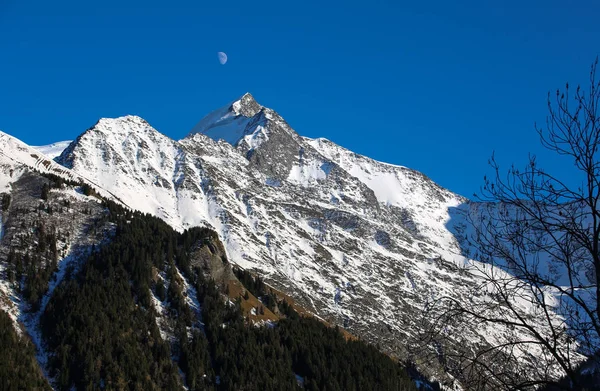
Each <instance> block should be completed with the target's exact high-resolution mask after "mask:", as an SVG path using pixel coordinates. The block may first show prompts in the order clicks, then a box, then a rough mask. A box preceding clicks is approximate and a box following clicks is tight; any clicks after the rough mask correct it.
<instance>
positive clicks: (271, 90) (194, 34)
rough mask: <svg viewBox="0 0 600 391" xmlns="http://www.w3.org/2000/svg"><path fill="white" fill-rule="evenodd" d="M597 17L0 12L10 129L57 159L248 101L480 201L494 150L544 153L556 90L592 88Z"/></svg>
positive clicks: (458, 12)
mask: <svg viewBox="0 0 600 391" xmlns="http://www.w3.org/2000/svg"><path fill="white" fill-rule="evenodd" d="M599 15H600V3H599V2H598V1H592V0H588V1H586V0H584V1H577V2H567V1H558V0H546V1H495V2H491V1H468V2H448V1H446V0H438V1H413V2H406V3H405V2H401V1H387V2H383V1H377V0H372V1H365V2H356V1H343V2H333V1H318V2H317V1H314V2H313V1H302V2H299V1H297V2H289V1H270V0H269V1H264V0H261V1H233V0H229V1H218V2H217V1H214V2H204V1H178V0H172V1H168V2H163V1H160V2H159V1H151V0H144V1H137V0H135V1H115V0H104V1H100V2H87V1H81V0H78V1H70V0H66V1H54V2H49V1H39V0H32V1H27V2H25V1H17V0H0V129H2V130H3V131H5V132H7V133H10V134H12V135H14V136H16V137H18V138H20V139H22V140H24V141H25V142H27V143H29V144H33V145H35V144H47V143H50V142H53V141H59V140H64V139H73V138H75V137H76V136H77V135H78V134H79V133H81V132H82V131H84V130H85V129H86V128H88V127H89V126H91V125H92V124H94V123H95V121H96V120H97V119H98V118H100V117H114V116H120V115H125V114H137V115H140V116H142V117H144V118H145V119H147V120H148V121H149V122H150V123H151V124H152V125H153V126H154V127H156V128H157V129H158V130H160V131H161V132H163V133H165V134H167V135H169V136H171V137H174V138H181V137H184V136H185V135H186V134H187V132H188V131H189V130H190V129H191V128H192V127H193V126H194V124H195V123H196V122H197V121H198V120H200V119H201V118H202V117H203V116H204V115H205V114H206V113H208V112H209V111H211V110H212V109H215V108H217V107H220V106H222V105H224V104H226V103H227V102H229V101H231V100H233V99H235V98H236V97H238V96H240V95H242V94H243V93H244V92H247V91H249V92H251V93H252V94H253V95H254V96H255V97H256V99H257V100H258V101H259V102H260V103H262V104H263V105H265V106H269V107H272V108H274V109H275V110H277V111H278V112H279V113H280V114H281V115H282V116H283V117H284V118H286V119H287V120H288V122H289V123H290V124H291V125H292V126H293V127H294V128H295V129H296V130H297V131H298V132H299V133H300V134H302V135H305V136H309V137H326V138H329V139H331V140H333V141H335V142H337V143H339V144H341V145H343V146H345V147H347V148H349V149H352V150H354V151H356V152H359V153H362V154H366V155H368V156H371V157H373V158H376V159H379V160H383V161H386V162H390V163H396V164H402V165H405V166H408V167H411V168H415V169H418V170H420V171H422V172H424V173H425V174H427V175H428V176H430V177H431V178H433V179H434V180H435V181H437V182H438V183H440V184H442V185H443V186H445V187H448V188H449V189H451V190H453V191H456V192H459V193H461V194H464V195H467V196H470V195H471V194H472V193H473V192H474V191H476V190H477V189H478V188H479V186H480V184H481V181H482V177H483V175H484V174H485V173H489V169H488V168H487V159H488V158H489V156H490V155H491V153H492V151H494V150H495V151H496V154H497V155H498V156H499V157H500V160H501V162H503V163H505V164H508V163H510V162H516V163H517V164H521V163H523V162H524V161H525V159H526V157H527V154H528V153H529V152H534V153H539V152H540V148H539V145H538V142H537V136H536V134H535V132H534V129H533V123H534V121H538V122H541V121H543V120H544V117H545V114H546V93H547V91H548V90H550V89H555V88H557V87H560V86H562V85H564V83H565V82H566V81H570V82H572V83H573V84H576V83H578V82H584V81H585V77H586V76H587V74H588V70H589V66H590V64H591V62H592V61H593V59H594V58H595V57H596V55H598V54H599V53H600V23H598V16H599ZM217 51H225V52H226V53H227V54H228V56H229V62H228V63H227V64H226V65H220V64H219V62H218V60H217V56H216V53H217ZM541 161H542V163H544V164H545V165H546V166H547V167H549V168H550V169H553V170H555V171H559V172H561V173H563V174H565V175H568V169H567V168H566V166H565V165H564V163H565V162H564V160H556V159H553V158H552V157H551V156H548V155H546V154H541Z"/></svg>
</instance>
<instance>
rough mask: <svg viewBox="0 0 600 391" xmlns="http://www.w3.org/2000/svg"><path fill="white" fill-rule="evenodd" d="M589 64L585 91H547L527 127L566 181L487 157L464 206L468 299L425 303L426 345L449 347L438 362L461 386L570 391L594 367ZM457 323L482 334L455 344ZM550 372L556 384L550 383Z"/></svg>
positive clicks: (598, 92) (599, 230)
mask: <svg viewBox="0 0 600 391" xmlns="http://www.w3.org/2000/svg"><path fill="white" fill-rule="evenodd" d="M597 65H598V60H597V59H596V61H595V62H594V64H593V65H592V67H591V72H590V76H589V86H587V88H585V89H584V88H581V87H577V88H576V89H575V91H573V90H572V88H571V87H570V86H569V85H568V84H567V85H566V87H565V89H564V90H563V91H560V90H557V91H556V93H555V94H553V93H549V94H548V111H549V113H548V116H547V119H546V123H545V125H544V126H538V125H537V124H536V126H535V128H536V130H537V132H538V134H539V137H540V140H541V143H542V145H543V146H544V147H545V148H547V149H548V150H550V151H552V152H554V153H556V154H557V155H560V157H557V158H559V159H563V160H564V161H565V162H570V163H567V164H569V165H570V164H572V168H573V170H572V174H571V175H570V177H569V178H561V177H559V175H555V174H553V173H550V172H547V171H545V170H543V169H542V168H541V167H539V166H538V163H537V161H536V158H535V156H530V158H529V162H528V165H527V167H525V168H524V169H522V170H519V169H517V168H515V167H514V166H513V167H511V168H510V169H509V170H508V171H507V172H503V171H502V170H501V168H500V167H499V165H498V163H497V161H496V160H495V159H494V157H492V158H491V160H490V165H491V167H492V168H493V170H494V175H493V176H492V177H491V178H486V179H485V182H484V186H483V187H482V191H481V193H480V194H479V195H477V196H476V202H472V203H470V205H469V206H468V208H467V209H468V210H466V213H467V217H468V220H469V222H470V225H471V227H472V232H471V233H470V234H469V235H468V239H469V240H470V245H471V248H472V249H473V250H474V251H473V252H471V254H470V258H472V259H475V260H478V261H481V262H472V263H471V264H470V265H469V267H468V268H467V269H468V272H469V273H470V274H471V275H472V276H473V281H477V282H476V283H475V284H476V288H475V289H474V295H473V297H471V298H469V300H459V299H456V298H452V297H451V296H450V295H449V296H447V297H442V298H440V299H439V300H438V301H437V302H436V303H435V304H436V306H437V311H435V312H429V314H430V317H432V318H433V319H431V321H430V324H431V329H430V330H429V333H428V342H429V343H430V342H432V341H437V342H440V341H444V343H445V344H446V346H447V345H448V343H454V345H455V346H454V349H446V351H445V356H444V365H446V366H447V367H450V369H454V372H455V373H457V374H459V376H460V377H461V380H462V382H463V383H464V384H467V386H468V387H469V388H472V389H533V388H535V387H537V386H540V385H544V384H553V385H554V386H553V387H559V386H561V387H564V388H568V389H577V390H580V389H585V387H586V385H585V384H584V382H583V381H582V379H583V377H582V375H581V372H582V371H581V368H582V365H585V366H587V367H588V368H596V370H598V369H597V368H599V367H600V359H599V352H600V318H599V314H600V301H599V300H598V298H599V297H600V294H599V293H600V286H599V284H598V282H599V281H600V204H599V202H600V201H599V200H600V176H599V174H600V162H599V159H598V157H599V155H598V154H599V153H600V152H599V150H598V149H599V147H600V113H599V103H600V82H598V81H597V79H596V69H597ZM574 182H575V183H577V185H575V186H573V185H572V184H573V183H574ZM431 313H435V314H437V315H436V316H431ZM465 322H467V323H466V324H472V325H475V327H482V328H484V330H489V333H490V334H489V335H490V337H489V338H486V340H485V341H481V344H479V345H477V347H476V348H465V346H466V345H464V344H462V345H461V343H460V341H459V340H458V339H457V338H456V335H455V334H453V333H456V332H459V331H458V329H457V328H456V327H455V328H453V326H455V325H458V324H463V325H464V324H465ZM441 326H443V327H441ZM440 343H441V342H440ZM594 365H595V367H594ZM558 376H564V377H565V378H566V381H563V382H562V383H561V384H560V385H559V384H558V383H557V382H556V379H557V377H558Z"/></svg>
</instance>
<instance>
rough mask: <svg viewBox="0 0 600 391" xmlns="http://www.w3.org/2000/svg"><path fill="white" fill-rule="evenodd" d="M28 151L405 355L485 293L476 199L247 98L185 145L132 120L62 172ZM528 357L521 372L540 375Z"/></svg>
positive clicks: (27, 156)
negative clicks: (478, 264)
mask: <svg viewBox="0 0 600 391" xmlns="http://www.w3.org/2000/svg"><path fill="white" fill-rule="evenodd" d="M5 139H6V140H9V141H3V140H5ZM11 140H14V139H11V138H9V137H8V136H4V138H2V137H0V142H4V143H5V144H6V143H7V142H12V143H15V141H11ZM2 145H4V144H2ZM2 145H0V146H2ZM7 148H8V147H6V146H3V147H2V150H3V151H6V150H7ZM10 148H13V146H10ZM19 148H22V149H23V151H24V152H23V159H24V160H26V161H27V162H29V163H28V164H29V165H30V166H34V167H40V164H41V166H43V167H45V168H46V169H47V168H48V167H50V168H51V169H53V170H54V169H56V170H60V169H62V170H65V171H64V172H65V173H68V175H78V176H80V177H82V178H84V179H85V180H88V181H90V183H93V184H95V186H97V187H99V188H100V189H102V190H103V191H104V193H105V194H107V195H109V196H111V197H113V198H115V199H118V200H119V201H120V202H122V203H124V204H126V205H128V206H129V207H131V208H133V209H137V210H140V211H142V212H146V213H149V214H152V215H155V216H158V217H160V218H161V219H163V220H165V221H166V222H167V223H169V224H170V225H171V226H173V227H174V228H176V229H177V230H184V229H186V228H189V227H192V226H199V225H206V226H210V227H213V228H214V229H215V230H216V231H217V232H218V233H219V235H220V238H221V240H222V241H223V243H224V244H225V247H226V250H227V255H228V258H229V259H230V260H231V261H232V262H234V263H235V264H238V265H240V266H241V267H243V268H245V269H249V270H252V271H254V272H256V273H257V274H259V275H261V276H262V277H263V278H264V279H265V280H266V281H267V282H268V283H269V284H271V285H272V286H274V287H276V288H278V289H280V290H281V291H283V292H285V293H287V294H289V295H290V296H292V297H294V298H295V299H296V300H297V301H299V302H300V303H302V304H303V305H304V306H305V307H306V308H308V309H310V310H311V311H312V312H314V313H315V314H316V315H317V316H319V317H321V318H323V319H326V320H328V321H331V322H333V323H337V324H339V325H342V326H344V327H345V328H347V329H349V330H350V331H351V332H353V333H354V334H356V335H358V336H359V337H361V338H364V339H366V340H369V341H372V342H377V343H379V344H380V346H382V348H383V349H385V350H386V351H387V352H389V353H391V354H394V355H397V356H398V357H406V356H407V355H409V354H414V352H409V350H410V349H409V347H411V346H414V344H416V339H417V338H418V335H419V332H420V331H422V330H423V328H424V327H425V325H424V323H423V322H424V319H427V317H428V316H433V315H434V314H427V313H426V311H427V309H428V306H429V304H430V303H431V302H432V301H434V300H436V298H439V297H441V296H443V295H449V296H452V297H454V298H456V299H458V300H461V301H468V300H472V299H473V296H474V294H477V292H478V289H479V288H480V286H479V284H480V283H481V281H479V280H478V278H477V276H476V275H473V274H470V273H465V272H464V266H465V265H467V264H468V263H469V262H473V261H470V260H468V259H467V258H465V256H464V255H463V250H462V249H461V243H460V240H461V238H464V235H465V231H466V230H468V227H467V223H466V221H465V220H464V217H463V213H462V212H463V211H464V210H466V209H467V208H473V207H474V205H473V204H472V203H471V202H470V201H468V200H467V199H465V198H464V197H461V196H459V195H457V194H454V193H452V192H450V191H448V190H446V189H444V188H442V187H440V186H438V185H437V184H435V183H434V182H433V181H431V180H430V179H429V178H427V177H426V176H425V175H423V174H421V173H419V172H417V171H414V170H411V169H409V168H406V167H402V166H395V165H391V164H386V163H382V162H378V161H375V160H373V159H370V158H368V157H365V156H361V155H358V154H355V153H353V152H352V151H349V150H347V149H345V148H343V147H341V146H339V145H337V144H335V143H333V142H331V141H329V140H326V139H309V138H305V137H301V136H300V135H299V134H298V133H296V132H295V131H294V130H293V129H292V128H291V127H290V126H289V125H288V124H287V123H286V121H285V120H284V119H283V118H281V116H279V115H278V114H277V113H276V112H275V111H273V110H271V109H269V108H265V107H263V106H261V105H260V104H258V103H257V102H256V101H255V100H254V99H253V97H252V96H251V95H250V94H246V95H244V96H243V97H242V98H240V99H239V100H236V101H235V102H233V103H232V104H230V105H227V106H225V107H223V108H221V109H219V110H216V111H214V112H213V113H211V114H209V115H207V116H206V117H205V118H203V119H202V120H201V121H200V122H199V123H198V124H197V125H196V126H195V127H194V129H193V130H192V132H191V133H190V134H189V135H188V136H187V137H186V138H184V139H182V140H179V141H176V140H172V139H170V138H169V137H167V136H165V135H163V134H161V133H159V132H158V131H157V130H155V129H154V128H153V127H152V126H150V124H148V123H147V122H146V121H145V120H143V119H142V118H139V117H136V116H127V117H121V118H116V119H106V118H105V119H101V120H100V121H98V123H96V124H95V125H94V126H93V127H91V128H90V129H88V130H87V131H86V132H84V133H83V134H81V135H80V136H79V137H78V138H77V139H76V140H75V141H73V142H72V143H71V144H70V145H69V146H68V147H67V148H66V149H65V150H64V151H63V152H62V153H61V154H60V156H58V157H57V158H56V159H55V160H56V162H57V163H59V164H61V165H62V166H64V167H62V168H61V167H60V166H58V164H57V163H55V162H53V161H51V160H50V159H46V160H43V159H42V161H41V163H40V162H38V160H37V159H39V157H38V158H34V157H33V155H34V153H32V152H31V150H30V149H27V148H29V147H26V146H17V149H19ZM57 148H58V146H57ZM41 150H42V151H43V150H45V149H43V148H42V149H41ZM51 150H52V151H56V149H51ZM5 156H6V153H5ZM4 173H5V175H4V177H6V173H7V170H4ZM475 207H476V206H475ZM529 310H530V309H529V308H527V306H526V305H525V304H523V311H525V312H527V311H529ZM424 314H425V315H424ZM447 332H448V333H451V334H452V335H453V337H452V339H453V340H454V342H455V346H454V347H452V346H448V347H444V348H445V349H453V348H456V347H457V346H462V347H463V348H465V347H466V348H467V349H477V348H478V347H482V346H483V347H485V346H489V345H490V344H493V343H497V342H498V341H502V340H503V338H506V337H507V336H506V333H507V332H513V333H518V330H513V331H506V330H494V329H490V328H484V327H478V326H476V325H473V324H463V325H458V326H457V327H456V328H454V329H450V328H449V329H448V330H447ZM529 353H530V355H527V356H526V355H524V356H523V357H524V358H523V362H522V363H521V364H522V366H523V369H524V370H527V369H530V370H535V368H536V360H537V359H538V358H539V357H536V356H535V355H536V352H529Z"/></svg>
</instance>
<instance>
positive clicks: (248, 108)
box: [231, 92, 262, 117]
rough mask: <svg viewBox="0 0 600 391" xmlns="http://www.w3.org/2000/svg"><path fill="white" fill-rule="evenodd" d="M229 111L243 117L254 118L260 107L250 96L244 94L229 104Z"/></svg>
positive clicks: (247, 93)
mask: <svg viewBox="0 0 600 391" xmlns="http://www.w3.org/2000/svg"><path fill="white" fill-rule="evenodd" d="M231 109H232V110H233V112H235V113H236V114H237V115H243V116H244V117H254V116H255V115H256V113H258V112H259V111H260V110H261V109H262V106H261V105H260V104H258V102H256V100H255V99H254V97H253V96H252V94H250V93H249V92H246V93H245V94H244V95H242V96H241V97H240V98H239V99H238V100H236V101H234V102H233V103H232V104H231Z"/></svg>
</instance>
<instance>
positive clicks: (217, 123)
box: [190, 93, 262, 145]
mask: <svg viewBox="0 0 600 391" xmlns="http://www.w3.org/2000/svg"><path fill="white" fill-rule="evenodd" d="M261 109H262V106H261V105H259V104H258V103H257V102H256V101H255V100H254V97H253V96H252V95H251V94H250V93H246V94H244V95H243V96H242V97H240V98H239V99H237V100H235V101H233V102H231V103H230V104H228V105H226V106H223V107H222V108H220V109H218V110H215V111H213V112H212V113H210V114H208V115H207V116H205V117H204V118H202V119H201V120H200V122H198V124H197V125H196V126H194V128H193V129H192V131H191V132H190V136H192V135H194V134H196V133H201V134H205V135H207V136H209V137H211V138H213V139H215V140H220V139H222V140H225V141H227V142H228V143H229V144H231V145H236V144H237V143H238V142H239V141H240V139H241V138H242V137H243V136H244V135H245V131H246V127H247V126H248V124H249V123H250V122H252V121H251V118H252V117H254V116H255V115H257V114H258V113H259V112H260V111H261Z"/></svg>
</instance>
